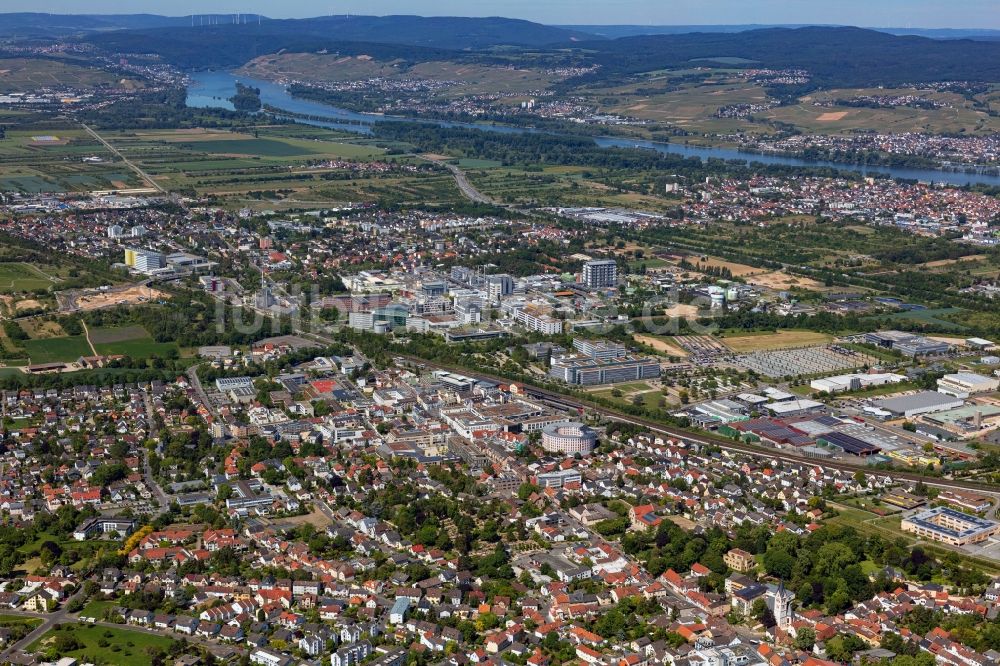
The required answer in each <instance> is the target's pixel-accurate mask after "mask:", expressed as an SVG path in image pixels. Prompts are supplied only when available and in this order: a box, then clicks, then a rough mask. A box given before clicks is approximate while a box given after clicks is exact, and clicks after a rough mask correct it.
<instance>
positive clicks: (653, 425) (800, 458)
mask: <svg viewBox="0 0 1000 666" xmlns="http://www.w3.org/2000/svg"><path fill="white" fill-rule="evenodd" d="M396 356H397V357H400V358H404V359H406V360H408V361H410V362H412V363H416V364H420V365H423V366H425V367H428V368H433V369H437V370H447V371H448V372H454V373H456V374H462V375H465V376H467V377H473V378H476V379H486V380H489V381H494V382H501V383H505V384H509V383H513V384H517V385H518V386H520V387H521V388H522V390H523V391H524V393H525V394H526V395H528V396H529V397H533V398H535V399H539V400H542V401H544V402H545V403H546V404H548V405H550V406H552V407H556V408H559V409H566V410H578V411H589V412H591V413H596V414H600V415H601V416H603V417H605V418H608V419H611V420H613V421H618V422H620V423H629V424H632V425H637V426H642V427H644V428H647V429H649V430H650V431H652V432H655V433H657V434H660V435H665V436H667V437H671V438H674V439H680V440H684V441H686V442H692V443H696V444H701V445H704V446H715V447H718V448H720V449H722V450H724V451H733V452H736V453H743V454H746V455H751V456H757V457H761V458H767V459H769V460H780V461H782V462H790V463H797V464H802V465H819V466H821V467H825V468H830V469H839V470H843V471H852V472H856V471H859V470H860V471H864V472H868V473H872V474H880V473H881V474H887V475H890V476H892V477H893V478H896V479H901V480H906V481H914V482H916V481H922V482H923V483H924V484H925V485H927V486H933V487H935V488H953V489H958V490H973V491H976V492H980V493H988V494H990V495H991V496H996V495H998V494H1000V488H998V487H997V486H994V485H992V484H988V483H981V482H977V481H965V480H961V479H942V478H938V477H933V476H924V475H921V474H914V473H912V472H904V471H901V470H895V469H893V470H873V469H872V468H871V467H870V466H868V465H865V464H864V463H852V462H847V461H840V460H825V459H817V458H810V457H808V456H804V455H797V454H795V453H793V452H791V451H788V450H786V449H772V448H765V447H761V446H753V445H750V444H744V443H742V442H734V441H733V440H731V439H726V438H724V437H718V436H715V435H711V434H707V433H696V432H692V431H690V430H685V429H682V428H675V427H670V426H667V425H664V424H662V423H660V422H658V421H653V420H651V419H646V418H641V417H637V416H630V415H628V414H624V413H622V412H619V411H616V410H614V409H610V408H608V407H602V406H600V405H596V404H593V403H590V402H586V401H583V400H579V399H576V398H571V397H569V396H566V395H563V394H562V393H558V392H556V391H550V390H549V389H543V388H541V387H538V386H533V385H531V384H526V383H524V382H521V381H513V382H512V381H511V380H510V379H506V378H504V377H497V376H495V375H490V374H487V373H483V372H473V371H471V370H468V369H465V368H461V367H458V366H451V365H447V364H443V363H438V362H435V361H427V360H425V359H422V358H418V357H415V356H408V355H405V354H396Z"/></svg>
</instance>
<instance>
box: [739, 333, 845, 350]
mask: <svg viewBox="0 0 1000 666" xmlns="http://www.w3.org/2000/svg"><path fill="white" fill-rule="evenodd" d="M720 339H721V340H722V342H723V344H725V345H726V346H727V347H729V348H730V349H732V350H733V351H734V352H737V353H744V352H754V351H764V350H769V349H790V348H792V347H813V346H816V345H823V344H826V343H828V342H830V341H831V340H833V336H831V335H827V334H825V333H816V332H813V331H797V330H796V331H792V330H787V331H775V332H774V333H760V334H754V335H737V336H733V337H729V336H726V337H720Z"/></svg>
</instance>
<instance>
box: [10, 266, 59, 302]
mask: <svg viewBox="0 0 1000 666" xmlns="http://www.w3.org/2000/svg"><path fill="white" fill-rule="evenodd" d="M53 284H55V280H53V279H52V278H51V277H49V276H48V275H46V274H45V273H43V272H42V271H41V270H39V269H38V268H36V267H35V266H32V265H31V264H26V263H23V262H12V263H0V293H4V294H9V293H16V292H24V291H36V290H39V289H48V288H49V287H50V286H52V285H53Z"/></svg>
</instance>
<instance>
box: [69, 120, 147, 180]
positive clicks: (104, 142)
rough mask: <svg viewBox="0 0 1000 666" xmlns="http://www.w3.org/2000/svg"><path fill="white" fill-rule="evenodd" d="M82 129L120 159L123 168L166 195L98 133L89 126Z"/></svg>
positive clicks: (143, 172)
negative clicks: (126, 168) (125, 167)
mask: <svg viewBox="0 0 1000 666" xmlns="http://www.w3.org/2000/svg"><path fill="white" fill-rule="evenodd" d="M83 129H85V130H87V133H88V134H90V136H92V137H94V138H95V139H97V140H98V141H100V142H101V144H103V146H104V147H105V148H107V149H108V150H109V151H111V153H112V154H113V155H114V156H115V157H117V158H118V159H120V160H121V161H122V162H124V163H125V166H127V167H128V168H129V169H131V170H132V171H135V173H136V174H137V175H138V176H139V177H140V178H142V179H143V180H144V181H146V183H147V184H148V185H149V186H150V187H152V188H154V189H155V190H157V191H158V192H159V193H160V194H166V193H167V191H166V190H165V189H163V188H162V187H160V184H159V183H157V182H156V181H155V180H153V178H152V177H151V176H150V175H149V174H148V173H146V172H145V171H143V170H142V169H141V168H139V167H138V166H137V165H136V164H135V163H134V162H132V161H131V160H129V159H128V158H127V157H125V156H124V155H122V154H121V151H120V150H118V149H117V148H115V147H114V146H112V145H111V144H110V143H108V142H107V141H105V140H104V137H102V136H101V135H100V134H98V133H97V132H95V131H94V130H93V129H91V128H90V126H89V125H83Z"/></svg>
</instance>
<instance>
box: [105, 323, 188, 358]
mask: <svg viewBox="0 0 1000 666" xmlns="http://www.w3.org/2000/svg"><path fill="white" fill-rule="evenodd" d="M90 341H91V342H92V343H93V344H94V349H95V350H96V351H97V353H98V354H101V355H105V356H110V355H113V354H122V355H124V356H130V357H132V358H149V357H151V356H159V357H161V358H162V357H165V356H167V355H171V354H179V353H180V349H179V348H178V346H177V343H176V342H156V341H155V340H153V338H152V337H151V336H150V335H149V333H148V332H146V329H144V328H142V327H141V326H125V327H119V328H93V329H90Z"/></svg>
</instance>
